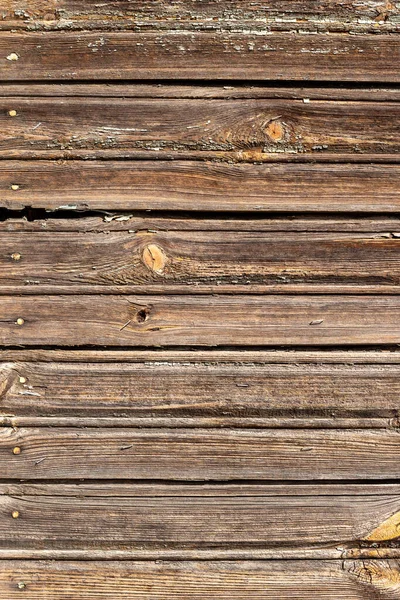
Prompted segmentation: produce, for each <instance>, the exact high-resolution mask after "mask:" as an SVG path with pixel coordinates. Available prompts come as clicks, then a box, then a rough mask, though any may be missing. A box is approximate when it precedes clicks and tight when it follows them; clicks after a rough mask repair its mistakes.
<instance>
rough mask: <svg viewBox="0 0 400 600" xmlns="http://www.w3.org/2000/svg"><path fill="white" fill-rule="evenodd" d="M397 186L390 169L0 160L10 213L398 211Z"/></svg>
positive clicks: (398, 169)
mask: <svg viewBox="0 0 400 600" xmlns="http://www.w3.org/2000/svg"><path fill="white" fill-rule="evenodd" d="M39 129H40V128H39ZM12 185H14V186H15V185H18V186H19V187H18V189H12V187H11V186H12ZM399 187H400V165H396V164H393V165H389V164H385V165H381V164H379V165H371V164H369V165H354V164H350V165H326V164H262V165H250V164H236V165H233V164H216V163H211V162H208V163H207V162H206V163H203V162H193V161H187V162H183V161H177V162H173V161H170V162H166V161H159V162H157V161H140V162H129V161H111V162H108V161H107V162H106V161H89V162H86V161H85V162H80V161H71V162H70V161H68V162H64V163H61V162H51V161H39V162H36V161H33V162H30V161H29V162H27V161H18V160H17V161H0V189H1V199H0V206H3V207H5V208H9V209H13V210H19V209H21V208H23V207H24V206H32V207H35V208H45V209H49V210H57V209H62V208H64V209H68V208H70V209H81V210H84V209H99V210H125V211H129V210H148V209H152V210H190V211H193V209H194V208H195V209H196V210H203V211H214V212H215V211H251V212H260V211H272V212H280V211H294V212H301V211H310V212H327V211H338V212H360V211H369V212H400V193H399ZM139 228H141V227H139Z"/></svg>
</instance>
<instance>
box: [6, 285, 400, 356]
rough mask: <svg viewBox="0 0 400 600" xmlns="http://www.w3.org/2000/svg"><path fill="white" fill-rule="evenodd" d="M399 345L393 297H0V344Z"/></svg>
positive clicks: (397, 305) (399, 319) (399, 311)
mask: <svg viewBox="0 0 400 600" xmlns="http://www.w3.org/2000/svg"><path fill="white" fill-rule="evenodd" d="M398 343H400V298H399V297H397V296H385V297H379V296H369V297H367V296H343V297H332V296H310V297H307V296H284V297H282V296H276V295H275V296H274V295H270V296H265V297H264V298H262V297H257V296H237V297H222V296H220V297H218V296H204V297H199V296H198V297H194V296H170V297H157V296H91V297H89V296H86V297H85V296H35V297H34V300H33V299H32V298H31V297H13V296H4V297H3V298H2V301H1V304H0V344H1V345H2V346H20V345H22V346H25V345H26V346H32V345H33V346H39V345H45V346H49V345H50V346H54V345H56V346H84V345H95V346H107V345H108V346H115V347H118V346H119V347H121V346H131V347H134V346H137V347H139V346H183V345H191V346H230V345H232V346H253V345H257V346H261V345H262V346H274V345H287V346H291V345H299V346H304V345H306V346H307V345H321V346H332V345H336V346H337V345H356V344H362V345H365V344H398Z"/></svg>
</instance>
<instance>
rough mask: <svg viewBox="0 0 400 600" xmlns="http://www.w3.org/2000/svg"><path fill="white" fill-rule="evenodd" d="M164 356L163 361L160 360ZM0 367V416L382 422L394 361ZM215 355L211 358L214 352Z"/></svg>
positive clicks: (153, 421)
mask: <svg viewBox="0 0 400 600" xmlns="http://www.w3.org/2000/svg"><path fill="white" fill-rule="evenodd" d="M162 358H163V359H164V360H163V361H162ZM167 358H168V355H166V356H164V357H159V359H158V361H156V360H155V359H153V362H150V361H147V362H142V363H137V364H129V363H116V364H107V363H103V364H93V363H91V364H90V363H89V364H86V363H60V362H58V363H57V362H51V363H43V362H38V363H29V362H14V363H11V362H9V363H2V364H0V382H1V383H0V390H1V397H0V407H1V412H0V422H1V423H2V424H7V423H9V424H12V425H14V426H22V425H36V426H37V425H43V424H50V425H53V426H57V425H67V424H69V425H76V426H82V425H89V426H90V425H106V426H107V425H109V426H117V425H120V426H121V425H125V426H126V425H128V426H143V425H144V426H146V427H188V426H189V427H199V426H200V427H201V426H203V427H204V426H206V427H230V426H231V427H232V426H234V427H280V426H285V425H286V426H290V427H302V426H303V427H304V426H305V425H307V426H309V427H321V426H325V427H332V428H334V427H359V426H360V425H361V424H363V425H364V426H367V427H368V426H369V427H371V425H376V426H380V427H388V425H389V422H391V420H392V419H393V421H392V422H393V424H396V423H397V420H396V417H397V414H398V404H399V403H398V398H399V395H400V368H399V365H377V364H376V365H348V364H342V365H329V364H326V363H325V364H324V362H323V358H322V357H320V359H319V364H303V365H284V364H276V365H274V364H264V365H254V364H247V365H246V364H241V365H238V364H234V363H233V364H229V363H228V364H224V363H218V362H215V359H214V364H207V363H205V361H204V362H203V364H202V363H198V364H195V363H192V364H190V363H189V364H188V363H182V362H181V363H179V362H175V360H176V359H173V358H171V359H170V362H168V360H167ZM210 358H211V357H210Z"/></svg>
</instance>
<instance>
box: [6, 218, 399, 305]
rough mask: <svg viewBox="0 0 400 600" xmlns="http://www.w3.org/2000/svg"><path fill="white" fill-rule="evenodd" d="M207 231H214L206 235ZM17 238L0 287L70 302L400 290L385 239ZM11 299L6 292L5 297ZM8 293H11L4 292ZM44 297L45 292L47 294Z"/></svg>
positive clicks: (12, 238)
mask: <svg viewBox="0 0 400 600" xmlns="http://www.w3.org/2000/svg"><path fill="white" fill-rule="evenodd" d="M204 228H205V229H206V228H207V225H205V226H204ZM104 233H105V232H104V231H100V232H99V233H87V232H82V233H79V232H77V233H75V232H70V233H64V232H57V233H46V232H45V231H41V232H38V233H26V234H23V233H15V234H13V233H8V234H2V235H1V236H0V245H1V248H2V257H1V258H0V267H1V268H0V286H6V287H7V290H9V288H10V287H11V288H15V291H18V292H20V291H21V292H23V291H24V290H26V289H27V286H34V293H40V292H41V291H42V286H45V288H46V291H47V292H49V291H50V292H51V289H52V287H53V286H65V287H66V288H67V293H68V291H69V292H70V293H79V292H80V291H81V289H82V286H84V287H85V286H86V287H85V289H89V290H90V289H91V288H92V289H93V290H94V291H98V290H100V291H103V289H107V288H109V289H111V290H112V291H114V292H117V293H121V289H122V292H123V290H124V288H126V286H128V287H129V290H130V291H131V292H132V291H133V292H134V291H135V287H136V286H139V287H140V291H149V292H150V293H151V292H152V290H153V289H156V290H157V289H161V290H162V291H163V292H165V293H171V291H172V292H173V293H174V292H176V291H178V290H183V291H184V292H185V293H187V291H188V286H192V289H191V291H192V293H198V292H200V293H201V292H204V289H206V290H207V291H214V292H219V293H221V292H224V293H225V292H230V293H232V292H233V293H240V292H241V293H249V291H252V289H250V290H249V288H248V285H253V286H257V288H258V289H259V290H260V291H261V292H265V291H275V288H276V286H283V291H285V290H287V286H291V288H290V289H291V290H293V289H295V288H296V285H299V288H300V290H301V292H306V291H314V292H315V291H316V292H318V291H319V290H320V287H321V286H325V285H331V286H332V288H333V290H334V291H335V292H337V293H339V292H347V291H349V290H350V291H351V292H352V293H357V291H358V288H359V287H360V288H362V290H363V291H368V290H369V289H370V286H372V289H373V290H375V289H376V288H379V286H382V291H385V289H387V288H390V290H392V291H395V292H396V291H398V289H399V288H398V285H399V283H400V252H399V251H400V227H399V232H398V233H397V234H394V235H397V236H398V238H396V237H393V238H388V237H386V235H385V236H384V237H382V235H381V234H379V233H378V234H375V235H367V234H365V233H358V234H357V233H352V234H346V233H335V234H329V233H326V234H324V233H319V234H315V235H314V236H313V237H312V238H310V232H304V233H294V234H293V233H291V232H284V233H267V232H265V233H242V232H229V231H217V232H212V231H204V232H195V231H187V232H186V231H179V232H156V233H154V232H152V233H149V232H148V231H139V232H135V231H132V230H128V231H127V232H112V233H110V234H109V235H104ZM0 293H1V289H0ZM3 293H4V291H3ZM42 293H43V291H42Z"/></svg>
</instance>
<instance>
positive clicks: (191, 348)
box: [0, 294, 400, 362]
mask: <svg viewBox="0 0 400 600" xmlns="http://www.w3.org/2000/svg"><path fill="white" fill-rule="evenodd" d="M100 295H101V294H100ZM138 295H139V296H141V297H142V296H143V294H138ZM210 295H212V294H210ZM51 296H56V297H59V296H60V294H47V297H49V298H51ZM61 296H62V294H61ZM249 296H251V294H249ZM13 350H25V351H27V350H31V351H34V350H62V351H71V350H76V351H80V352H83V351H86V350H88V351H89V350H107V351H113V352H126V351H129V352H133V351H134V352H135V353H139V352H143V354H145V353H146V352H150V351H151V352H154V351H156V352H160V356H161V355H162V353H165V352H172V351H179V350H180V351H185V352H196V351H198V352H210V353H212V352H213V351H215V352H262V351H268V352H273V351H277V352H279V351H282V350H284V351H290V352H293V353H295V352H320V353H323V352H327V353H328V352H332V351H343V352H346V351H347V352H353V351H354V350H357V351H360V352H362V351H366V350H367V351H368V350H369V351H373V350H376V351H378V352H383V351H386V352H388V351H389V352H394V353H399V352H400V344H360V345H357V344H353V345H348V346H347V345H343V344H342V345H339V344H336V345H335V344H332V345H328V346H322V347H321V346H307V345H304V346H299V345H293V346H292V345H284V344H282V345H279V346H278V345H276V344H271V345H264V346H240V345H237V346H235V345H231V346H226V345H225V346H224V345H212V346H206V345H203V346H195V345H190V344H189V345H180V346H179V345H163V346H160V345H158V346H151V345H147V346H135V345H134V344H133V345H131V346H112V345H110V346H102V345H99V344H82V345H79V344H75V345H71V346H68V345H65V346H60V345H56V344H53V345H51V344H50V345H49V344H47V345H46V344H32V345H24V344H20V345H5V344H2V345H1V346H0V352H1V351H13ZM344 359H345V357H344ZM236 362H237V361H236ZM253 362H254V361H253ZM311 362H312V361H311ZM345 362H346V361H345Z"/></svg>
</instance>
